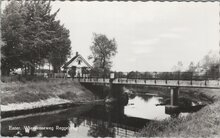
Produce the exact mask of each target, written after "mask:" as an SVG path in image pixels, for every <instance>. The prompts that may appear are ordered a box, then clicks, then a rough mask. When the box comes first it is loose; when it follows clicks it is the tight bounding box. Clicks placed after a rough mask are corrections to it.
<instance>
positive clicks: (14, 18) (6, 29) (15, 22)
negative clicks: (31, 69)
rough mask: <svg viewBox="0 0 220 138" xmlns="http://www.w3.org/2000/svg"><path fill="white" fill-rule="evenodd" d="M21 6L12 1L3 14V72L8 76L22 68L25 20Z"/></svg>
mask: <svg viewBox="0 0 220 138" xmlns="http://www.w3.org/2000/svg"><path fill="white" fill-rule="evenodd" d="M20 6H21V5H20V4H19V3H18V2H17V1H11V2H10V3H9V4H8V5H7V6H6V8H5V10H4V11H3V14H2V17H1V18H2V20H1V24H2V40H3V42H4V45H2V47H1V54H2V55H3V56H2V58H1V71H2V74H3V75H8V74H9V72H10V70H13V69H16V68H19V67H22V64H21V62H20V58H21V56H22V52H23V45H22V43H21V42H22V40H23V39H24V38H23V34H24V19H23V18H22V16H21V14H20Z"/></svg>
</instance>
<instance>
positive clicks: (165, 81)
mask: <svg viewBox="0 0 220 138" xmlns="http://www.w3.org/2000/svg"><path fill="white" fill-rule="evenodd" d="M167 77H168V72H166V76H165V83H166V84H167Z"/></svg>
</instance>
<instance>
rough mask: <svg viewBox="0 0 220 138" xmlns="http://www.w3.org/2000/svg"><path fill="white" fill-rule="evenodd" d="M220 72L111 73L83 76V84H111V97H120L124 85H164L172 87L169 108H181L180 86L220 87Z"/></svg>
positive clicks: (81, 81) (80, 79) (81, 79)
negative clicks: (107, 76)
mask: <svg viewBox="0 0 220 138" xmlns="http://www.w3.org/2000/svg"><path fill="white" fill-rule="evenodd" d="M219 74H220V73H217V74H208V73H205V74H202V75H201V74H199V73H195V72H159V73H158V72H144V73H138V72H136V73H135V72H132V73H123V72H119V73H116V72H114V73H111V74H109V78H105V77H101V76H90V77H81V78H79V82H80V83H82V84H87V85H88V84H92V85H100V84H109V86H110V92H109V97H113V98H115V99H120V97H121V95H120V94H117V93H119V92H120V87H121V86H124V85H145V86H160V87H161V86H163V87H169V88H170V105H168V106H167V108H169V109H168V110H175V109H177V108H179V104H178V97H179V88H180V87H189V88H208V89H220V77H219ZM112 95H115V96H112Z"/></svg>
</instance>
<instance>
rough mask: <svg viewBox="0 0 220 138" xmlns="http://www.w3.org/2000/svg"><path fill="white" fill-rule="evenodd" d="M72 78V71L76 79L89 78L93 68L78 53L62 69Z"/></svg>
mask: <svg viewBox="0 0 220 138" xmlns="http://www.w3.org/2000/svg"><path fill="white" fill-rule="evenodd" d="M62 68H63V69H64V71H65V72H66V73H67V74H68V76H69V77H70V73H69V72H70V71H73V72H74V74H75V75H74V77H82V76H83V77H87V76H88V72H89V71H90V70H91V68H92V66H91V65H90V64H89V63H88V62H87V61H86V60H85V59H84V58H83V57H82V56H81V55H80V54H79V53H78V52H76V55H75V56H74V57H73V58H72V59H70V60H69V61H68V62H67V63H65V64H64V65H63V67H62Z"/></svg>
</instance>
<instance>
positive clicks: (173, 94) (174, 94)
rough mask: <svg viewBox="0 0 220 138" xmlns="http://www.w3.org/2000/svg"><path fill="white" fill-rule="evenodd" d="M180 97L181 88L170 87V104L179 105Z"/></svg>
mask: <svg viewBox="0 0 220 138" xmlns="http://www.w3.org/2000/svg"><path fill="white" fill-rule="evenodd" d="M178 97H179V88H178V87H173V88H170V105H171V106H178Z"/></svg>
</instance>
